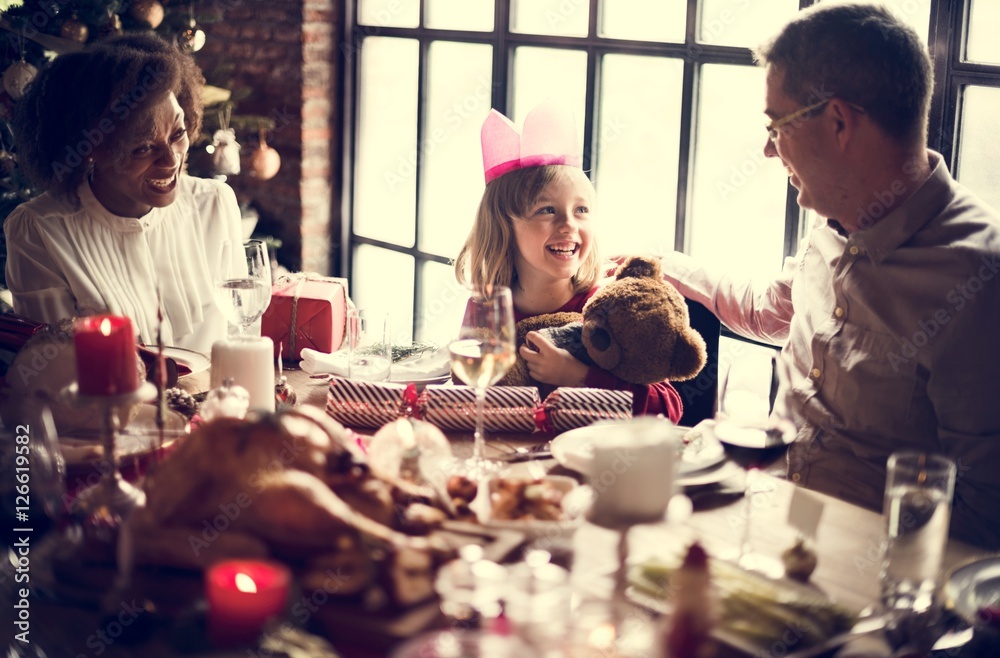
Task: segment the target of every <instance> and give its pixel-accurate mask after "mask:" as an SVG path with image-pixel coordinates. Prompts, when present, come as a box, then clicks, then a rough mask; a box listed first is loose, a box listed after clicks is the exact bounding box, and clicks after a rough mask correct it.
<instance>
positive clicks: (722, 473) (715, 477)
mask: <svg viewBox="0 0 1000 658" xmlns="http://www.w3.org/2000/svg"><path fill="white" fill-rule="evenodd" d="M742 472H743V469H742V468H740V467H739V466H737V465H736V464H734V463H733V462H731V461H722V462H721V463H719V464H718V465H716V466H713V467H712V468H706V469H704V470H700V471H695V472H693V473H687V474H679V475H678V476H677V486H678V487H703V486H705V485H708V484H719V483H720V482H724V481H725V480H728V479H729V478H731V477H735V476H737V475H739V474H740V473H742Z"/></svg>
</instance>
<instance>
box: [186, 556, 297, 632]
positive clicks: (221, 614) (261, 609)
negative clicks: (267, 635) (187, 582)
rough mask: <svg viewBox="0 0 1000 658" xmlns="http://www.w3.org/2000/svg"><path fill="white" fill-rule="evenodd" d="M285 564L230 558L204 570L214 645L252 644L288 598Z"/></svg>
mask: <svg viewBox="0 0 1000 658" xmlns="http://www.w3.org/2000/svg"><path fill="white" fill-rule="evenodd" d="M289 579H290V576H289V572H288V568H287V567H285V566H283V565H281V564H277V563H275V562H263V561H251V560H229V561H226V562H219V563H218V564H215V565H213V566H211V567H209V569H208V571H207V572H206V574H205V598H206V599H207V600H208V634H209V637H210V638H211V640H212V643H213V644H214V645H215V646H216V647H220V648H221V647H233V646H242V645H247V644H253V643H254V642H255V641H256V640H257V637H258V636H259V635H260V631H261V628H262V627H263V626H264V623H265V622H267V620H268V619H270V618H271V617H274V616H276V615H279V614H281V612H282V610H284V609H285V603H286V602H287V601H288V582H289Z"/></svg>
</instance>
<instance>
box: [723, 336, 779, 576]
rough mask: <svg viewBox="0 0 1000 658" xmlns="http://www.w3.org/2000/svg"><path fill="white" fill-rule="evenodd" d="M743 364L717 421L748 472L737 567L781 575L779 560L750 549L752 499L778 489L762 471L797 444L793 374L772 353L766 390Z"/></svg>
mask: <svg viewBox="0 0 1000 658" xmlns="http://www.w3.org/2000/svg"><path fill="white" fill-rule="evenodd" d="M741 365H742V366H743V367H738V366H737V365H736V364H734V365H733V366H731V367H730V370H729V372H728V373H726V377H725V379H724V380H723V382H722V386H721V388H720V390H719V409H718V412H717V413H716V417H715V419H716V423H715V436H716V438H717V439H718V440H719V442H720V443H721V444H722V447H723V449H724V450H725V451H726V456H727V457H728V458H729V459H730V460H731V461H733V462H735V463H736V464H738V465H739V466H741V467H743V469H744V470H745V471H746V479H745V481H744V487H745V491H744V514H743V515H744V519H745V521H744V526H743V537H742V540H741V542H740V546H739V553H738V555H737V562H738V563H739V565H740V566H741V567H743V568H745V569H751V570H754V571H760V572H763V573H766V574H768V575H772V576H780V575H781V567H780V565H779V564H778V562H777V561H776V560H774V559H773V558H770V557H768V556H766V555H761V554H759V553H756V552H754V551H753V550H752V546H751V543H750V520H751V517H752V514H753V508H754V505H753V496H754V494H757V493H761V492H766V491H770V490H773V489H774V482H773V481H772V480H771V478H770V476H769V475H767V473H765V472H763V470H762V469H765V468H767V467H768V466H771V465H772V464H774V463H775V462H776V461H778V460H779V459H780V458H781V457H782V456H783V455H784V454H785V453H786V452H787V451H788V447H789V446H790V445H791V444H792V442H793V441H795V436H796V430H795V424H794V423H793V421H792V417H791V413H790V409H789V405H788V398H789V395H790V393H789V387H790V385H791V380H790V369H789V365H788V363H787V361H786V357H784V356H781V355H779V354H778V353H774V354H772V355H771V356H770V373H771V374H772V386H771V387H763V390H762V387H760V386H759V383H758V385H757V386H754V385H753V384H754V382H753V381H751V380H749V379H748V378H747V377H746V374H747V373H746V372H744V371H745V370H746V365H747V364H746V363H743V364H741ZM774 383H777V384H778V386H777V395H776V397H775V398H774V405H773V407H771V406H770V404H769V397H770V393H771V390H772V389H773V384H774ZM769 407H770V408H769Z"/></svg>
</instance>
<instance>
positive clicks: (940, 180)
mask: <svg viewBox="0 0 1000 658" xmlns="http://www.w3.org/2000/svg"><path fill="white" fill-rule="evenodd" d="M927 156H928V160H929V161H930V166H931V174H930V176H929V177H928V178H927V179H926V180H924V181H922V182H917V181H914V180H913V179H912V177H911V178H904V179H900V180H899V183H900V185H903V186H904V189H905V187H906V186H912V185H917V186H918V187H917V189H916V191H914V192H913V194H911V195H910V196H909V197H908V198H907V199H906V201H904V202H903V203H902V205H900V206H899V207H898V208H896V209H895V210H893V211H892V212H891V213H889V214H888V215H886V216H885V217H881V218H879V217H875V216H874V215H875V213H877V212H878V209H879V208H881V207H884V205H883V204H881V203H880V202H879V200H878V198H877V196H878V195H876V199H875V201H874V202H873V203H872V204H871V205H870V206H869V207H868V208H867V209H862V210H863V211H865V212H867V213H869V216H871V217H872V219H874V220H877V221H874V222H873V223H871V225H870V226H869V227H867V228H862V229H861V230H859V231H857V232H856V233H854V234H850V235H849V234H848V233H847V231H845V230H844V227H843V226H842V225H841V224H840V222H838V221H837V220H835V219H829V220H827V225H828V226H829V227H830V228H831V229H832V230H834V231H836V232H837V233H838V234H839V235H841V236H843V237H846V238H848V240H849V241H850V242H852V243H853V244H855V245H857V246H859V247H861V248H862V249H863V250H864V251H865V253H867V254H868V257H869V258H870V259H871V261H872V262H873V263H875V264H878V263H880V262H882V261H883V260H885V258H886V257H887V256H888V255H889V254H890V253H891V252H892V251H893V250H894V249H896V248H897V247H899V246H900V245H901V244H903V243H905V242H906V241H907V240H909V239H910V238H911V237H913V235H914V234H916V233H917V231H919V230H920V229H921V228H923V227H924V225H926V224H927V222H929V221H930V220H931V219H933V218H934V217H935V216H936V215H937V214H938V213H939V212H940V210H941V208H943V207H944V206H945V204H947V202H948V199H949V198H950V196H951V195H950V178H951V177H950V174H949V173H948V168H947V167H946V166H945V164H944V158H942V157H941V155H940V154H939V153H936V152H934V151H931V150H929V149H928V151H927ZM893 193H894V192H892V191H886V192H885V193H884V195H885V196H888V195H889V194H893ZM903 193H904V194H905V192H903ZM897 196H898V194H897Z"/></svg>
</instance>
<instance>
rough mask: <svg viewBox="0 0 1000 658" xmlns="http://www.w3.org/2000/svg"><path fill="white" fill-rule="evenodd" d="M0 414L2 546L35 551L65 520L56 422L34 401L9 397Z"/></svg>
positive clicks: (64, 491)
mask: <svg viewBox="0 0 1000 658" xmlns="http://www.w3.org/2000/svg"><path fill="white" fill-rule="evenodd" d="M0 415H2V416H3V429H2V430H0V478H2V479H0V519H2V523H3V535H2V539H0V541H2V542H3V544H4V545H6V546H7V547H13V546H14V544H15V543H17V542H22V543H23V542H24V541H25V540H27V542H28V543H29V544H30V545H31V546H35V545H37V544H38V543H39V541H40V540H41V539H42V537H43V536H44V535H45V534H46V533H47V532H49V531H50V530H52V529H53V528H55V527H56V525H57V524H58V523H59V521H61V520H62V519H63V518H64V517H65V516H66V506H65V501H64V498H65V495H66V488H65V481H64V478H65V475H66V471H65V464H64V462H63V458H62V453H61V451H60V450H59V444H58V439H57V436H56V430H55V423H54V422H53V420H52V413H51V412H50V411H49V408H48V406H47V405H46V404H45V402H44V400H42V399H39V398H36V397H14V398H9V399H7V400H5V401H4V405H3V408H2V409H0ZM6 557H7V555H6V551H4V558H6ZM5 562H6V559H5Z"/></svg>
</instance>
